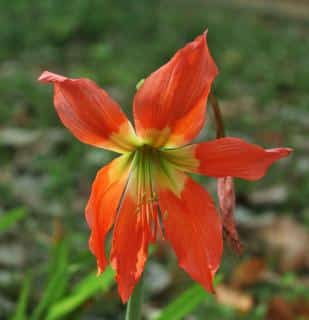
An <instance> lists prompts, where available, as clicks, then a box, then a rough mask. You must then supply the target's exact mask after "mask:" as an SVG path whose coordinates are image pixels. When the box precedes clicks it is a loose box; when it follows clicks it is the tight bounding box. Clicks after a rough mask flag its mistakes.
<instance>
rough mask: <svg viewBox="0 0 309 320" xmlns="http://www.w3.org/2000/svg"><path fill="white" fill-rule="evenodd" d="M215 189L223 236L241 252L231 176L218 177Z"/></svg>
mask: <svg viewBox="0 0 309 320" xmlns="http://www.w3.org/2000/svg"><path fill="white" fill-rule="evenodd" d="M217 191H218V198H219V206H220V211H221V215H222V223H223V230H224V234H225V237H226V238H227V239H228V241H229V242H230V244H231V246H232V248H233V249H234V250H235V251H236V252H237V253H241V252H242V245H241V243H240V240H239V236H238V232H237V229H236V224H235V218H234V211H235V201H236V198H235V188H234V180H233V178H232V177H224V178H219V179H218V184H217Z"/></svg>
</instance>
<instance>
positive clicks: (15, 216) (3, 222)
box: [0, 208, 27, 232]
mask: <svg viewBox="0 0 309 320" xmlns="http://www.w3.org/2000/svg"><path fill="white" fill-rule="evenodd" d="M26 213H27V212H26V210H25V209H24V208H16V209H12V210H10V211H9V212H7V213H5V214H4V215H2V216H0V232H5V231H8V230H9V229H10V228H11V227H13V226H14V225H15V224H16V223H17V222H18V221H20V220H22V219H23V218H25V217H26Z"/></svg>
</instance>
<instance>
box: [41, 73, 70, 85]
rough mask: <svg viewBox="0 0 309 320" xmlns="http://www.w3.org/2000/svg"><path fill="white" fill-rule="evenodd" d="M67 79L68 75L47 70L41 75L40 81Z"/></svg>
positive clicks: (61, 80)
mask: <svg viewBox="0 0 309 320" xmlns="http://www.w3.org/2000/svg"><path fill="white" fill-rule="evenodd" d="M66 79H67V78H66V77H63V76H61V75H59V74H56V73H53V72H49V71H47V70H45V71H43V72H42V74H41V75H40V76H39V78H38V81H39V82H41V83H51V82H63V81H64V80H66Z"/></svg>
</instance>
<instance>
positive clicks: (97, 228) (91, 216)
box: [86, 155, 129, 272]
mask: <svg viewBox="0 0 309 320" xmlns="http://www.w3.org/2000/svg"><path fill="white" fill-rule="evenodd" d="M128 171H129V158H128V156H127V155H123V156H121V157H119V158H116V159H115V160H113V161H112V162H111V163H109V164H108V165H107V166H105V167H103V168H102V169H101V170H100V171H99V172H98V173H97V176H96V178H95V180H94V182H93V185H92V190H91V195H90V198H89V201H88V203H87V206H86V220H87V223H88V225H89V227H90V229H91V235H90V239H89V247H90V250H91V252H92V253H93V254H94V255H95V256H96V258H97V265H98V271H99V272H103V271H104V269H105V267H106V265H107V263H108V262H107V259H106V255H105V250H104V242H105V238H106V235H107V233H108V231H109V230H110V228H111V227H112V225H113V223H114V220H115V215H116V211H117V207H118V205H119V201H120V198H121V194H122V193H123V191H124V188H125V184H126V181H127V177H128Z"/></svg>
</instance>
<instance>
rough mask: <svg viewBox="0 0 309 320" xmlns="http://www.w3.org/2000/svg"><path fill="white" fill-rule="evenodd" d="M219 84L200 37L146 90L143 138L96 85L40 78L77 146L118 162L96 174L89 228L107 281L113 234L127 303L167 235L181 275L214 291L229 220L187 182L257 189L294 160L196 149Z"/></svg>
mask: <svg viewBox="0 0 309 320" xmlns="http://www.w3.org/2000/svg"><path fill="white" fill-rule="evenodd" d="M216 75H217V67H216V65H215V62H214V60H213V59H212V57H211V55H210V53H209V50H208V47H207V43H206V34H202V35H200V36H198V37H197V38H196V39H195V40H194V41H193V42H190V43H188V44H187V45H186V46H185V47H184V48H182V49H180V50H179V51H178V52H177V53H176V54H175V55H174V56H173V58H172V59H171V60H170V61H169V62H168V63H166V64H165V65H163V66H162V67H161V68H159V69H158V70H157V71H155V72H154V73H152V74H151V75H150V76H149V77H148V78H147V79H145V81H144V82H143V84H142V85H141V86H140V88H139V89H138V91H137V93H136V95H135V97H134V101H133V114H134V123H135V130H134V128H133V126H132V125H131V123H130V122H129V120H128V119H127V117H126V115H125V114H124V113H123V111H122V110H121V108H120V106H119V105H118V103H117V102H115V100H114V99H112V98H111V97H110V96H109V95H108V94H107V93H106V92H105V91H104V90H102V89H100V88H99V87H98V86H97V85H96V84H95V83H94V82H93V81H91V80H88V79H84V78H80V79H71V78H67V77H64V76H60V75H57V74H54V73H51V72H48V71H45V72H43V73H42V75H41V76H40V78H39V81H41V82H43V83H53V84H54V105H55V108H56V111H57V113H58V115H59V117H60V119H61V121H62V122H63V124H64V125H65V126H66V127H67V128H68V129H69V130H70V131H71V132H72V134H73V135H74V136H75V137H76V138H78V139H79V140H80V141H82V142H84V143H87V144H90V145H92V146H94V147H97V148H103V149H108V150H112V151H115V152H117V153H119V154H120V156H119V157H118V158H116V159H115V160H113V161H112V162H110V163H109V164H108V165H106V166H104V167H103V168H101V169H100V170H99V171H98V173H97V176H96V178H95V180H94V182H93V185H92V191H91V195H90V199H89V201H88V204H87V207H86V219H87V222H88V224H89V227H90V229H91V235H90V240H89V246H90V250H91V251H92V253H93V254H94V255H95V256H96V259H97V264H98V270H99V272H102V271H103V270H104V269H105V268H106V266H107V264H108V260H107V257H106V254H105V249H104V242H105V240H106V236H107V234H108V232H109V231H110V230H111V228H112V227H113V235H112V248H111V253H110V261H111V264H112V266H113V268H114V269H115V271H116V280H117V282H118V289H119V293H120V296H121V298H122V300H123V301H124V302H125V301H127V300H128V298H129V297H130V295H131V293H132V290H133V288H134V286H135V284H136V283H137V281H138V280H139V278H140V276H141V274H142V272H143V269H144V265H145V262H146V259H147V248H148V246H149V244H150V243H152V242H154V241H155V240H156V237H157V235H159V234H163V236H164V238H165V239H167V240H168V241H169V242H170V244H171V245H172V247H173V249H174V251H175V253H176V255H177V257H178V261H179V265H180V266H181V267H182V268H183V269H184V270H185V271H186V272H187V273H188V274H189V275H190V276H191V277H192V278H193V279H194V280H196V281H197V282H199V283H200V284H201V285H202V286H203V287H204V288H205V289H206V290H208V291H213V284H212V280H213V277H214V274H215V273H216V271H217V270H218V267H219V265H220V259H221V254H222V246H223V245H222V225H221V220H220V217H219V215H218V213H217V210H216V207H215V205H214V202H213V200H212V198H211V196H210V195H209V193H208V192H207V191H206V190H205V189H204V188H203V187H202V186H201V185H199V184H198V183H196V182H195V181H194V180H193V179H192V178H191V177H190V176H189V175H188V174H187V173H199V174H202V175H206V176H210V177H216V178H220V177H226V176H230V177H237V178H242V179H247V180H257V179H259V178H261V177H262V176H263V175H264V174H265V172H266V170H267V169H268V167H269V166H270V165H271V164H272V163H273V162H275V161H276V160H278V159H280V158H283V157H286V156H287V155H288V154H289V153H290V151H291V150H290V149H288V148H277V149H269V150H264V149H263V148H261V147H259V146H257V145H254V144H249V143H247V142H245V141H244V140H241V139H238V138H230V137H227V138H221V139H216V140H214V141H210V142H202V143H197V144H188V143H190V141H192V139H193V138H195V137H196V136H197V135H198V133H199V132H200V130H201V128H202V127H203V125H204V122H205V114H206V100H207V96H208V94H209V91H210V87H211V84H212V82H213V80H214V78H215V77H216Z"/></svg>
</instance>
